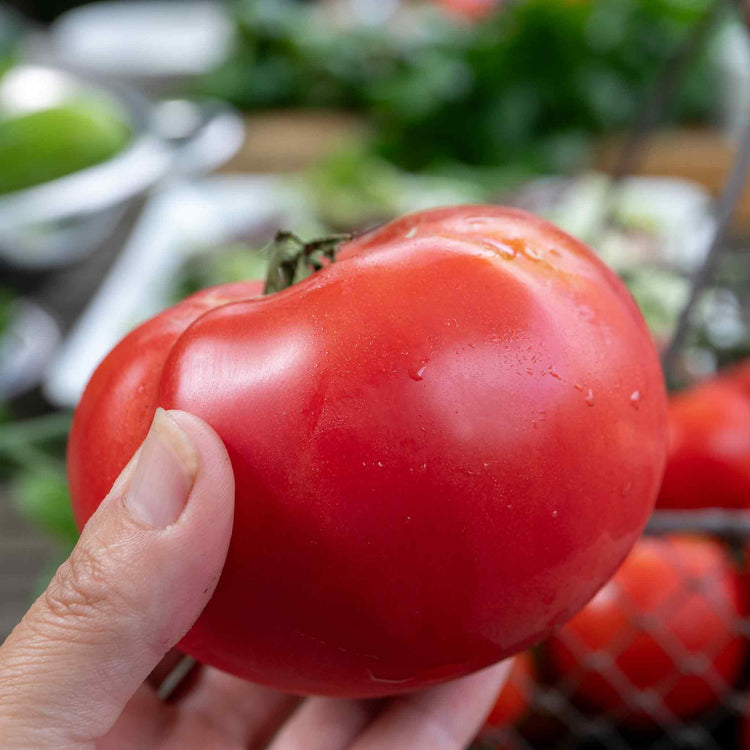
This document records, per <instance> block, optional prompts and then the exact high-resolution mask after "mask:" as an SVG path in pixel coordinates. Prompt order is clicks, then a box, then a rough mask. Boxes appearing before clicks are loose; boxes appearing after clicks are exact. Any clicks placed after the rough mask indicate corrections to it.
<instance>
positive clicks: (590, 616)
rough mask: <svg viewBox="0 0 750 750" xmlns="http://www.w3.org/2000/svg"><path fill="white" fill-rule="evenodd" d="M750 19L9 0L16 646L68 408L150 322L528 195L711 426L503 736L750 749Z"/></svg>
mask: <svg viewBox="0 0 750 750" xmlns="http://www.w3.org/2000/svg"><path fill="white" fill-rule="evenodd" d="M746 18H750V8H748V7H747V6H745V7H743V5H742V4H741V3H740V2H738V1H737V2H736V1H735V0H434V1H431V0H412V1H411V2H409V1H407V0H401V1H399V0H319V1H318V2H313V1H312V0H309V1H307V2H303V1H302V0H235V1H227V2H224V3H221V2H204V1H201V0H132V1H131V2H124V1H123V2H107V1H104V2H95V3H88V4H85V5H82V4H80V3H76V2H72V1H71V0H17V1H16V2H5V3H3V2H0V641H1V640H2V639H3V638H4V637H5V636H6V635H7V633H8V632H9V631H10V630H11V629H12V627H13V626H14V625H15V623H16V622H17V621H18V620H19V619H20V617H21V615H22V613H23V612H24V610H25V609H26V608H27V606H28V604H29V603H30V601H31V600H32V599H33V597H34V596H35V593H36V592H38V591H39V590H41V588H42V587H43V586H45V585H46V583H47V582H48V580H49V578H50V576H51V575H52V573H53V572H54V570H55V568H56V566H57V565H58V564H59V562H60V561H61V560H62V559H63V558H64V556H65V555H66V554H67V552H68V551H69V549H70V548H71V546H72V544H73V543H74V542H75V539H76V536H77V533H76V529H75V525H74V523H73V520H72V516H71V513H70V509H69V501H68V494H67V486H66V480H65V467H64V450H65V441H66V437H67V432H68V428H69V424H70V416H71V414H72V410H73V409H74V408H75V405H76V402H77V400H78V398H79V397H80V395H81V393H82V390H83V388H84V387H85V384H86V382H87V380H88V378H89V376H90V375H91V373H92V372H93V370H94V368H95V367H96V365H97V364H98V362H99V361H100V360H101V359H102V358H103V357H104V355H105V354H106V353H107V352H108V351H109V349H110V348H111V347H112V346H113V345H114V344H115V343H116V342H117V341H118V340H119V339H120V338H121V337H122V336H123V335H124V334H125V333H127V332H128V331H129V330H131V329H132V328H133V327H134V326H136V325H138V324H139V323H140V322H142V321H143V320H145V319H146V318H148V317H150V316H151V315H153V314H154V313H156V312H158V311H159V310H161V309H163V308H165V307H167V306H169V305H171V304H173V303H174V302H175V301H177V300H179V299H181V298H183V297H185V296H186V295H188V294H190V293H192V292H194V291H196V290H198V289H201V288H203V287H206V286H211V285H214V284H219V283H223V282H227V281H235V280H240V279H248V278H262V277H263V275H264V272H265V265H266V256H265V255H264V254H263V253H262V252H261V251H262V249H263V248H264V247H265V245H266V244H267V243H268V242H269V240H270V239H271V238H272V237H273V235H274V233H275V232H276V231H277V230H278V229H279V228H281V227H284V228H290V229H294V230H295V231H296V232H297V233H299V234H301V235H302V236H305V237H313V236H322V235H325V234H328V233H331V232H356V231H361V230H363V229H367V228H369V227H372V226H375V225H377V224H378V223H381V222H383V221H385V220H387V219H389V218H391V217H393V216H396V215H398V214H401V213H404V212H408V211H412V210H418V209H421V208H427V207H430V206H437V205H446V204H455V203H476V202H489V203H504V204H511V205H517V206H521V207H524V208H527V209H529V210H531V211H534V212H536V213H539V214H542V215H544V216H546V217H548V218H550V219H551V220H552V221H554V222H555V223H557V224H559V225H560V226H562V227H563V228H565V229H567V230H568V231H569V232H571V233H572V234H574V235H576V236H578V237H580V238H581V239H583V240H585V241H586V242H588V243H590V244H591V245H592V246H593V247H594V248H595V250H596V251H597V252H598V253H599V254H601V256H602V257H603V258H604V259H605V260H606V262H607V263H609V264H610V266H612V267H613V268H614V269H615V270H616V271H617V272H618V273H619V274H620V275H621V276H622V278H623V279H624V280H625V282H626V283H627V284H628V286H629V287H630V289H631V291H632V293H633V295H634V296H635V298H636V300H637V302H638V304H639V305H640V307H641V309H642V311H643V313H644V315H645V317H646V320H647V322H648V324H649V327H650V328H651V330H652V333H653V335H654V338H655V340H656V341H657V343H658V344H659V346H660V347H661V349H662V351H663V353H664V361H665V369H666V375H667V378H668V382H669V385H670V387H671V389H672V390H673V395H672V405H671V414H670V418H671V420H672V429H673V432H675V434H676V431H679V433H680V434H681V435H686V436H687V437H686V438H685V441H684V445H682V447H681V448H680V447H679V446H678V448H674V449H673V455H672V457H671V459H670V466H669V467H668V470H667V476H666V478H665V484H664V487H663V488H662V494H661V496H660V500H659V509H658V510H657V512H656V514H655V516H654V519H653V521H652V524H651V526H650V528H649V532H648V534H647V536H646V537H644V539H643V541H642V542H641V543H640V544H639V546H638V547H636V549H635V551H634V552H633V553H632V555H631V557H630V558H628V560H627V561H626V563H625V565H624V566H623V568H622V569H621V571H620V572H619V573H618V575H617V576H616V577H615V579H614V580H613V581H612V582H611V583H610V584H609V585H608V586H607V587H606V588H605V589H604V590H603V591H602V592H601V594H600V595H599V596H597V597H596V598H595V599H594V601H593V602H592V603H591V604H590V605H589V606H588V607H587V608H586V610H584V612H583V613H582V614H581V615H579V616H578V617H577V618H575V619H574V621H573V622H572V623H571V624H570V625H569V626H567V627H566V628H563V629H562V630H561V631H560V633H559V635H558V636H557V637H556V638H555V639H553V640H552V641H551V642H550V643H547V644H542V645H541V646H540V647H538V648H536V649H534V650H533V652H528V653H527V654H524V655H522V656H520V657H518V658H517V659H516V662H515V663H514V668H513V677H512V680H511V683H510V684H509V686H508V687H507V688H506V689H505V690H504V692H503V693H502V695H501V697H500V699H499V701H498V705H497V706H496V708H495V711H494V712H493V715H492V717H491V719H490V722H489V724H488V726H487V727H486V729H485V731H484V732H483V734H482V735H481V737H480V738H479V739H478V740H477V746H481V747H488V748H490V747H502V748H525V747H541V748H547V747H558V746H559V747H566V748H577V747H586V748H588V747H605V748H629V747H635V748H645V747H654V748H678V747H696V748H711V747H722V748H735V747H736V748H746V749H750V718H746V717H747V715H748V714H750V704H748V700H747V698H748V691H747V688H748V684H749V683H750V664H749V663H748V655H747V638H748V636H750V627H748V622H747V621H746V619H745V617H746V615H747V614H748V612H747V602H748V591H747V589H748V583H747V581H748V578H747V560H746V558H747V549H748V542H749V541H750V522H749V521H748V520H747V519H746V517H745V514H744V513H743V511H744V510H746V509H747V507H748V506H749V505H750V364H748V362H749V361H748V359H747V357H748V355H749V354H750V187H748V185H747V184H746V177H747V172H748V165H749V164H750V42H749V41H748V31H747V26H746ZM686 534H689V536H686Z"/></svg>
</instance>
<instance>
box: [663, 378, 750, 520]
mask: <svg viewBox="0 0 750 750" xmlns="http://www.w3.org/2000/svg"><path fill="white" fill-rule="evenodd" d="M746 373H747V369H744V370H743V369H737V370H736V371H733V372H730V373H728V374H727V375H726V376H723V377H719V378H715V379H713V380H710V381H708V382H706V383H702V384H700V385H698V386H696V387H694V388H691V389H689V390H686V391H683V392H682V393H679V394H677V395H676V396H674V397H673V398H672V399H671V400H670V403H669V452H668V454H667V466H666V470H665V472H664V479H663V481H662V486H661V489H660V491H659V498H658V500H657V506H658V507H659V508H672V509H695V508H705V507H720V508H735V509H742V508H748V507H750V393H747V392H744V391H743V389H744V388H746V381H747V379H748V378H747V374H746Z"/></svg>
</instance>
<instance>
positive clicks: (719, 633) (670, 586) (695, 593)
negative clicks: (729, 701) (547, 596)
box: [548, 536, 746, 726]
mask: <svg viewBox="0 0 750 750" xmlns="http://www.w3.org/2000/svg"><path fill="white" fill-rule="evenodd" d="M745 611H746V607H745V598H744V594H743V587H742V583H741V579H740V576H739V574H738V573H737V571H736V570H735V569H734V567H733V565H732V563H731V562H730V560H729V559H728V557H727V555H726V553H725V551H724V548H723V547H722V545H721V544H719V543H718V542H716V541H713V540H709V539H704V538H698V537H695V538H692V537H679V536H674V537H644V538H643V539H641V540H640V541H639V542H638V543H637V544H636V546H635V547H634V548H633V551H632V552H631V553H630V555H629V556H628V558H627V559H626V560H625V562H624V563H623V565H622V567H621V568H620V569H619V570H618V571H617V573H616V574H615V577H614V578H613V579H612V580H611V581H610V582H609V583H608V584H607V585H606V586H605V587H604V588H603V589H602V590H601V591H600V592H599V593H598V594H597V595H596V596H595V597H594V598H593V599H592V600H591V602H589V604H588V605H586V607H585V608H584V609H583V610H582V611H581V612H579V613H578V614H577V615H576V616H575V617H574V618H573V619H572V620H571V621H570V622H569V623H568V624H567V625H565V626H564V627H563V628H562V629H561V630H560V632H559V633H558V634H556V635H555V637H553V638H552V639H551V640H550V642H549V644H548V646H549V649H548V653H549V656H550V661H551V663H552V665H553V666H554V668H555V669H556V671H557V672H558V673H559V674H561V675H563V676H565V677H566V678H572V679H575V680H576V681H578V687H577V690H576V695H577V697H578V698H579V699H581V700H582V701H583V702H584V703H586V704H588V705H589V706H592V707H595V708H597V709H599V710H601V711H606V712H607V713H609V714H611V715H613V716H614V717H616V718H619V719H621V720H623V721H624V722H625V723H628V724H631V725H633V726H643V725H648V724H651V723H654V722H657V721H658V722H659V723H669V722H670V721H672V720H673V717H675V716H676V717H679V718H686V717H689V716H692V715H695V714H697V713H700V712H701V711H705V710H707V709H710V708H713V707H714V706H716V705H717V704H718V703H719V701H720V700H721V696H722V694H723V692H724V691H725V690H726V689H727V688H728V687H729V686H731V685H732V683H733V682H734V681H735V679H736V678H737V676H738V675H739V673H740V670H741V668H742V662H743V658H744V655H745V642H744V639H743V638H742V637H741V635H740V634H739V633H740V625H741V618H742V616H743V615H744V613H745Z"/></svg>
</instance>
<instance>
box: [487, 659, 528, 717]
mask: <svg viewBox="0 0 750 750" xmlns="http://www.w3.org/2000/svg"><path fill="white" fill-rule="evenodd" d="M535 682H536V667H535V666H534V657H533V656H532V655H531V652H530V651H524V652H523V653H520V654H518V655H517V656H514V657H513V663H512V665H511V668H510V674H509V675H508V679H507V681H506V683H505V685H503V687H502V689H501V690H500V693H499V694H498V696H497V700H496V701H495V705H494V706H493V707H492V711H490V715H489V716H488V717H487V726H488V727H492V728H498V729H501V728H503V727H508V726H512V725H513V724H518V723H519V722H520V721H521V720H522V719H523V718H524V717H525V716H526V714H527V713H528V711H529V706H530V704H531V691H532V690H533V688H534V683H535Z"/></svg>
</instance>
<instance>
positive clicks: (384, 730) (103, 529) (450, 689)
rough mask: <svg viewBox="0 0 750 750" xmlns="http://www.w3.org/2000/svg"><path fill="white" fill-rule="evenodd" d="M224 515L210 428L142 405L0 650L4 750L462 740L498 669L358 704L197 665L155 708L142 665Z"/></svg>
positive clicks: (203, 590) (190, 589)
mask: <svg viewBox="0 0 750 750" xmlns="http://www.w3.org/2000/svg"><path fill="white" fill-rule="evenodd" d="M233 511H234V477H233V475H232V469H231V465H230V463H229V458H228V456H227V453H226V450H225V449H224V446H223V444H222V443H221V440H220V439H219V438H218V436H217V435H216V433H215V432H214V431H213V430H212V429H211V428H210V427H209V426H208V425H206V424H205V423H204V422H202V421H201V420H200V419H198V418H197V417H195V416H192V415H190V414H186V413H184V412H179V411H171V412H164V411H162V410H158V411H157V414H156V417H155V419H154V423H153V425H152V427H151V431H150V432H149V435H148V437H147V438H146V440H145V441H144V444H143V445H142V446H141V448H140V449H139V451H138V452H137V453H136V454H135V456H134V457H133V459H132V460H131V461H130V463H129V464H128V465H127V466H126V467H125V469H123V471H122V474H121V475H120V477H119V478H118V479H117V480H116V481H115V483H114V485H113V487H112V490H111V492H110V493H109V495H108V496H107V497H106V498H105V500H104V501H103V502H102V504H101V506H100V507H99V509H98V510H97V511H96V513H95V514H94V515H93V516H92V518H91V519H90V520H89V522H88V524H87V525H86V527H85V529H84V530H83V533H82V535H81V538H80V540H79V542H78V544H77V545H76V548H75V550H74V551H73V553H72V554H71V556H70V558H69V559H68V560H67V561H66V562H65V563H64V564H63V565H62V566H61V567H60V569H59V571H58V572H57V574H56V575H55V578H54V579H53V581H52V583H50V585H49V587H48V588H47V590H46V591H45V592H44V593H43V594H42V595H41V596H40V597H39V599H38V600H37V601H36V602H35V603H34V604H33V605H32V607H31V609H30V610H29V611H28V612H27V614H26V616H25V617H24V618H23V620H22V621H21V623H20V624H19V625H18V626H17V627H16V629H15V630H14V631H13V633H11V635H10V636H9V637H8V639H7V640H6V642H5V643H4V644H3V646H2V647H0V746H1V747H2V748H4V750H15V749H16V748H34V749H35V750H46V749H47V748H55V749H56V750H82V749H83V748H92V747H97V748H137V749H138V750H150V749H151V748H160V749H161V748H175V749H176V748H180V749H181V750H184V749H189V748H200V750H204V749H206V750H211V749H212V748H217V749H222V750H223V749H224V748H231V750H235V749H236V748H247V747H251V748H256V747H269V748H272V749H273V750H292V749H294V750H316V749H317V748H321V750H322V749H325V750H335V749H336V748H356V749H357V750H374V749H376V748H388V750H397V749H398V748H410V749H411V750H415V749H416V750H418V749H419V748H430V750H440V749H441V748H445V749H446V750H447V749H449V748H450V749H451V750H452V749H454V748H460V747H464V746H465V745H467V744H468V743H469V742H470V741H471V739H472V738H473V736H474V734H475V733H476V732H477V731H478V729H479V727H480V726H481V724H482V722H483V720H484V717H485V716H486V714H487V713H488V712H489V709H490V707H491V704H492V702H493V700H494V698H495V695H496V694H497V691H498V689H499V687H500V685H501V683H502V681H503V680H504V678H505V673H506V671H507V667H506V666H505V665H497V666H495V667H491V668H489V669H486V670H484V671H482V672H479V673H477V674H474V675H470V676H469V677H464V678H462V679H460V680H457V681H455V682H452V683H448V684H445V685H441V686H438V687H436V688H432V689H431V690H428V691H425V692H422V693H417V694H413V695H409V696H406V697H402V698H394V699H390V700H383V701H368V702H364V701H355V700H344V699H332V698H319V697H318V698H315V697H313V698H306V699H300V698H295V697H293V696H289V695H285V694H283V693H279V692H277V691H275V690H270V689H267V688H263V687H259V686H257V685H253V684H251V683H248V682H245V681H243V680H240V679H238V678H236V677H232V676H230V675H227V674H224V673H222V672H219V671H218V670H215V669H211V668H206V667H200V668H199V670H198V673H197V675H196V676H195V679H193V680H191V687H190V689H189V690H184V691H182V692H181V694H179V695H178V696H177V697H176V698H175V699H174V700H171V701H162V700H160V698H159V697H158V695H157V691H156V689H155V687H154V685H153V683H154V681H155V675H156V674H157V673H158V670H157V671H154V670H155V668H156V667H157V665H159V663H160V662H161V661H162V659H163V658H164V657H165V655H166V654H167V652H168V651H169V649H171V648H172V646H174V645H175V644H176V643H177V642H178V641H179V640H180V639H181V638H182V636H183V635H184V634H185V633H186V632H187V631H188V630H189V628H190V627H191V625H192V624H193V622H195V620H196V619H197V617H198V615H199V614H200V612H201V610H202V609H203V607H204V606H205V605H206V602H207V601H208V600H209V598H210V597H211V594H212V593H213V590H214V588H215V586H216V582H217V581H218V579H219V575H220V573H221V569H222V566H223V564H224V559H225V557H226V553H227V548H228V546H229V539H230V536H231V530H232V518H233ZM149 675H151V679H150V680H149V679H148V678H149Z"/></svg>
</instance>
